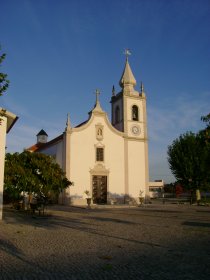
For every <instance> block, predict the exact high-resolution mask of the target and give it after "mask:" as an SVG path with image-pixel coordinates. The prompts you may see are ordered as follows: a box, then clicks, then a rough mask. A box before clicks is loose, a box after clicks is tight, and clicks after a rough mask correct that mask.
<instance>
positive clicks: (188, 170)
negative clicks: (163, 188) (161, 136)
mask: <svg viewBox="0 0 210 280" xmlns="http://www.w3.org/2000/svg"><path fill="white" fill-rule="evenodd" d="M203 118H204V120H205V122H209V116H206V117H203ZM208 127H209V124H208V125H207V128H206V129H204V130H201V131H199V132H198V133H197V134H195V133H192V132H187V133H185V134H183V135H180V137H179V138H178V139H176V140H174V141H173V143H172V145H170V146H169V147H168V162H169V167H170V169H171V171H172V173H173V174H174V176H175V178H176V179H177V180H178V181H180V182H181V183H183V184H184V186H185V187H186V186H188V187H190V188H191V189H196V188H203V189H204V188H205V187H206V186H208V184H209V183H210V147H209V143H208V142H207V140H208V138H206V131H207V130H208Z"/></svg>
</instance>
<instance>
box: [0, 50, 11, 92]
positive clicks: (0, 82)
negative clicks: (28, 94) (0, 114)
mask: <svg viewBox="0 0 210 280" xmlns="http://www.w3.org/2000/svg"><path fill="white" fill-rule="evenodd" d="M0 50H1V46H0ZM5 57H6V54H5V53H3V54H0V66H1V63H2V62H3V60H4V59H5ZM8 86H9V80H8V79H7V74H4V73H2V72H0V96H1V95H2V94H3V93H4V92H5V91H6V90H7V88H8Z"/></svg>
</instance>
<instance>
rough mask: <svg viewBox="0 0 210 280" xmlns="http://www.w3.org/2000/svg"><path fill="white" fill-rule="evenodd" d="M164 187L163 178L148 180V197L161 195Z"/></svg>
mask: <svg viewBox="0 0 210 280" xmlns="http://www.w3.org/2000/svg"><path fill="white" fill-rule="evenodd" d="M163 188H164V181H163V180H155V181H154V182H149V195H150V198H156V197H161V195H162V193H163Z"/></svg>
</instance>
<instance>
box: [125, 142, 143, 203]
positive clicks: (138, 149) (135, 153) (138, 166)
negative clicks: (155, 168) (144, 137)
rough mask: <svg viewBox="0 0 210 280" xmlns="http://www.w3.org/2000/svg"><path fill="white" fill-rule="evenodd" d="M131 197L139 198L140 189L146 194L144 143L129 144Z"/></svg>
mask: <svg viewBox="0 0 210 280" xmlns="http://www.w3.org/2000/svg"><path fill="white" fill-rule="evenodd" d="M128 155H129V156H128V171H129V177H128V181H129V195H130V196H132V197H134V198H137V197H139V192H140V189H141V190H142V191H144V193H143V195H145V192H146V183H145V180H146V179H145V153H144V143H143V142H137V141H129V142H128Z"/></svg>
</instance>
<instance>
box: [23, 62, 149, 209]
mask: <svg viewBox="0 0 210 280" xmlns="http://www.w3.org/2000/svg"><path fill="white" fill-rule="evenodd" d="M135 86H136V80H135V78H134V75H133V73H132V70H131V68H130V65H129V61H128V57H127V58H126V62H125V67H124V70H123V74H122V76H121V79H120V87H121V91H120V92H119V93H115V90H114V88H113V91H112V97H111V109H112V110H111V122H110V121H109V118H108V116H107V113H106V112H104V111H103V109H102V108H101V105H100V102H99V92H98V91H96V102H95V106H94V108H93V109H92V110H91V111H90V113H89V117H88V120H87V121H85V122H83V123H82V124H80V125H78V126H76V127H72V126H71V123H70V118H69V115H68V118H67V123H66V128H65V131H64V133H63V134H62V135H59V136H58V137H56V138H55V139H53V140H51V141H49V142H48V141H47V134H46V132H45V131H43V130H41V131H40V133H39V134H38V135H37V144H36V145H34V146H32V147H30V148H28V150H29V151H32V152H40V153H45V154H47V155H50V156H53V157H54V158H55V160H56V162H57V163H59V164H60V166H61V167H62V169H63V170H64V171H65V172H66V176H67V178H68V179H69V180H70V181H72V182H73V186H71V187H69V188H68V189H67V190H66V191H65V193H63V194H62V195H61V197H60V202H61V203H65V204H69V203H70V204H75V205H76V204H77V205H82V204H85V203H86V199H85V197H84V192H85V191H88V192H89V194H90V197H91V198H92V203H95V204H110V203H112V202H117V203H128V202H129V203H130V202H133V203H136V202H138V198H139V195H140V193H141V194H143V196H144V197H148V196H149V187H148V185H149V174H148V137H147V114H146V96H145V93H144V89H143V85H141V90H140V92H138V91H136V90H135Z"/></svg>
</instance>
